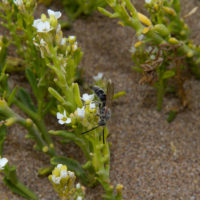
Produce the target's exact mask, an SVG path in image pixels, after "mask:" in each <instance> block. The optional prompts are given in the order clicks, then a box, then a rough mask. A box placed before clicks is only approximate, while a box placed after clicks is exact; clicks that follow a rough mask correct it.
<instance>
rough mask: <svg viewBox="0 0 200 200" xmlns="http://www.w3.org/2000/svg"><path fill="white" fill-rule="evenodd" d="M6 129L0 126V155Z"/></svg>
mask: <svg viewBox="0 0 200 200" xmlns="http://www.w3.org/2000/svg"><path fill="white" fill-rule="evenodd" d="M6 133H7V129H6V126H5V125H2V126H0V155H2V153H3V143H4V141H5V137H6Z"/></svg>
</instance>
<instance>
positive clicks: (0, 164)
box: [0, 158, 8, 170]
mask: <svg viewBox="0 0 200 200" xmlns="http://www.w3.org/2000/svg"><path fill="white" fill-rule="evenodd" d="M7 163H8V159H7V158H1V159H0V169H1V170H2V169H4V167H5V166H6V164H7Z"/></svg>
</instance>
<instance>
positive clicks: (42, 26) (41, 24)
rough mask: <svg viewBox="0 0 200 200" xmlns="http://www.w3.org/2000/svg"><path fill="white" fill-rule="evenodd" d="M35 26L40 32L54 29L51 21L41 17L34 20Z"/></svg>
mask: <svg viewBox="0 0 200 200" xmlns="http://www.w3.org/2000/svg"><path fill="white" fill-rule="evenodd" d="M33 27H35V28H36V29H37V32H39V33H42V32H43V33H45V32H49V31H50V30H52V29H53V27H51V26H50V22H49V21H42V20H41V19H36V20H34V22H33Z"/></svg>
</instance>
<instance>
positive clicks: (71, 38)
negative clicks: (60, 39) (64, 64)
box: [68, 35, 76, 43]
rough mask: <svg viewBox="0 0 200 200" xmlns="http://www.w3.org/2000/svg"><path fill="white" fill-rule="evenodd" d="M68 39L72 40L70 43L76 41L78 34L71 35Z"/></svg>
mask: <svg viewBox="0 0 200 200" xmlns="http://www.w3.org/2000/svg"><path fill="white" fill-rule="evenodd" d="M68 39H69V42H70V43H73V42H75V41H76V36H74V35H70V36H69V37H68Z"/></svg>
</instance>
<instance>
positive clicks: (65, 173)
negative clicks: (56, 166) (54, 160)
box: [60, 169, 68, 178]
mask: <svg viewBox="0 0 200 200" xmlns="http://www.w3.org/2000/svg"><path fill="white" fill-rule="evenodd" d="M67 175H68V172H67V171H66V170H65V169H64V170H61V172H60V177H61V178H66V177H67Z"/></svg>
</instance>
